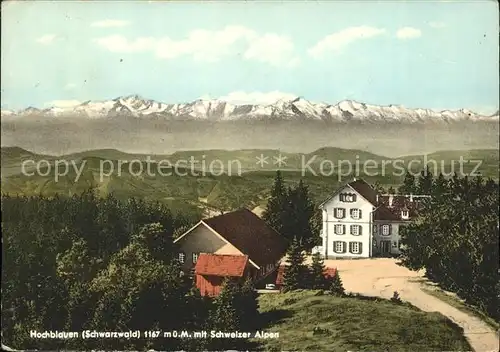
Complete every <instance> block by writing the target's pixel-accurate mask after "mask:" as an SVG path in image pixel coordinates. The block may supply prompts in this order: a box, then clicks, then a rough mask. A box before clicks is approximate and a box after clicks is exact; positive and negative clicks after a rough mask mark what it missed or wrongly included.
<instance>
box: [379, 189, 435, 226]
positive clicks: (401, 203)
mask: <svg viewBox="0 0 500 352" xmlns="http://www.w3.org/2000/svg"><path fill="white" fill-rule="evenodd" d="M426 198H429V196H421V195H386V194H384V195H380V196H379V197H378V205H379V207H378V208H377V209H376V210H375V212H374V214H373V219H374V220H389V221H405V220H409V219H411V218H412V217H414V216H416V215H417V212H418V209H419V207H420V205H421V202H422V200H423V199H426ZM402 211H408V216H409V219H403V218H402Z"/></svg>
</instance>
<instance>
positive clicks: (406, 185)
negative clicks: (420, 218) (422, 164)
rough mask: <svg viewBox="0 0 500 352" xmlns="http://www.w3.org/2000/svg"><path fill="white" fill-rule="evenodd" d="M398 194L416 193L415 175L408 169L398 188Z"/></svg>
mask: <svg viewBox="0 0 500 352" xmlns="http://www.w3.org/2000/svg"><path fill="white" fill-rule="evenodd" d="M398 193H399V194H415V193H416V185H415V176H413V174H412V173H411V171H410V170H407V171H406V174H405V177H404V180H403V184H402V185H401V186H400V187H399V189H398Z"/></svg>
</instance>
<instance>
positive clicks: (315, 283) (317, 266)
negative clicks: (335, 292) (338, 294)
mask: <svg viewBox="0 0 500 352" xmlns="http://www.w3.org/2000/svg"><path fill="white" fill-rule="evenodd" d="M309 285H310V286H309V287H310V288H311V289H313V290H324V289H326V288H327V286H328V280H327V279H326V277H325V263H324V261H323V258H322V257H321V254H320V253H314V254H313V256H312V264H311V268H310V276H309Z"/></svg>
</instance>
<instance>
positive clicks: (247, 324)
mask: <svg viewBox="0 0 500 352" xmlns="http://www.w3.org/2000/svg"><path fill="white" fill-rule="evenodd" d="M257 298H258V295H257V291H256V290H255V286H254V284H253V281H252V279H251V278H247V279H246V280H245V281H244V282H243V285H242V286H241V289H240V292H239V299H238V311H239V312H240V317H241V325H242V328H243V329H244V330H247V331H252V330H255V329H257V328H258V325H259V321H258V319H259V302H258V300H257Z"/></svg>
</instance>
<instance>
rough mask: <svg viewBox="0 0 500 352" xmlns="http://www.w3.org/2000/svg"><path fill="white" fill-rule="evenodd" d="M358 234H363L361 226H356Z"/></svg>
mask: <svg viewBox="0 0 500 352" xmlns="http://www.w3.org/2000/svg"><path fill="white" fill-rule="evenodd" d="M358 234H359V235H360V236H361V235H362V234H363V226H358Z"/></svg>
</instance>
